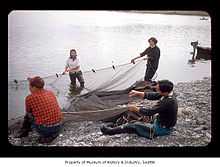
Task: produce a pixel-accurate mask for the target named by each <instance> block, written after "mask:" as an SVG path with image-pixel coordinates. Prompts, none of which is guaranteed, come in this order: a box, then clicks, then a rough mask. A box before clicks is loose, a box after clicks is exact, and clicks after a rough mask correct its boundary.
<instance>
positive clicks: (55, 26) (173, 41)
mask: <svg viewBox="0 0 220 167" xmlns="http://www.w3.org/2000/svg"><path fill="white" fill-rule="evenodd" d="M151 36H155V37H156V38H157V39H158V46H159V48H160V50H161V58H160V64H159V68H158V71H157V74H158V77H157V79H170V80H172V81H173V82H175V83H177V82H180V81H181V82H182V81H191V80H197V79H202V78H203V77H208V76H211V62H210V61H206V62H198V63H196V64H195V65H194V66H192V65H189V64H188V63H187V62H188V60H189V59H191V57H192V55H191V54H190V52H192V50H193V48H192V46H191V45H190V43H191V41H196V40H198V41H199V43H200V45H201V46H205V47H211V20H210V18H209V19H208V20H200V17H199V16H179V15H161V14H139V13H126V12H114V11H34V12H33V11H13V12H11V13H10V14H9V16H8V71H9V72H8V81H11V80H14V79H16V80H24V79H26V78H27V77H29V76H36V75H40V76H42V77H44V76H49V75H55V73H61V72H62V71H63V70H64V66H65V62H66V59H67V57H68V56H69V50H70V49H71V48H75V49H76V50H77V53H78V55H79V59H80V62H81V69H82V71H88V70H91V69H99V68H104V67H107V66H111V65H112V64H114V65H117V64H123V63H128V62H130V60H131V59H132V58H134V57H136V56H138V55H139V53H140V52H142V51H143V50H144V49H145V48H146V47H147V46H148V42H147V39H148V38H150V37H151ZM144 69H145V66H143V68H142V67H140V68H139V70H141V71H139V74H138V75H141V76H142V73H143V74H144ZM105 75H108V74H105ZM105 77H106V76H105ZM65 78H66V79H65V82H64V83H65V84H66V83H68V82H69V80H68V77H65ZM109 78H111V76H109ZM102 79H103V80H104V79H105V78H102ZM96 81H97V80H96ZM91 82H92V81H91ZM95 83H96V82H93V84H95ZM27 87H28V86H25V87H24V88H23V89H20V88H19V89H17V90H16V89H11V88H10V87H9V96H8V108H9V109H8V110H9V112H8V117H9V119H10V118H14V117H17V116H19V115H23V113H24V98H25V96H26V95H28V93H29V92H28V89H27ZM64 101H65V99H64V98H60V97H59V103H60V104H61V105H63V104H64V103H65V102H64Z"/></svg>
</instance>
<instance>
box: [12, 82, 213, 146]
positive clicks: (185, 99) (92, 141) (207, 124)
mask: <svg viewBox="0 0 220 167" xmlns="http://www.w3.org/2000/svg"><path fill="white" fill-rule="evenodd" d="M174 91H175V93H176V94H177V100H178V104H179V109H178V121H177V124H176V126H175V130H174V131H173V133H172V134H171V135H169V136H161V137H156V138H154V139H153V140H149V139H146V138H143V137H139V136H137V135H136V134H117V135H113V136H108V135H103V134H102V133H101V131H100V126H101V125H102V124H103V123H102V122H92V121H86V122H70V123H67V124H66V125H65V126H64V128H63V130H62V132H61V133H60V135H59V136H58V137H57V138H56V139H55V140H54V141H53V142H52V143H50V144H39V143H37V138H38V134H37V133H36V132H35V131H32V132H31V133H30V134H29V137H24V138H21V139H19V138H15V133H14V132H15V131H17V129H18V128H15V127H16V126H14V129H13V128H11V129H9V130H8V140H9V142H10V143H11V144H12V145H18V146H31V145H34V146H36V145H37V146H135V147H138V146H141V147H149V146H150V147H151V146H156V147H161V146H206V145H207V144H208V143H209V142H210V141H211V78H204V79H203V80H199V81H193V82H183V83H178V84H177V85H175V88H174ZM137 103H138V104H141V105H146V106H149V107H150V106H152V105H153V104H154V103H155V102H152V101H148V100H144V101H143V100H140V101H138V102H137ZM20 124H21V123H20V122H18V123H17V127H18V126H20Z"/></svg>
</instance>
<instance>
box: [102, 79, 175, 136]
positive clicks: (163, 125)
mask: <svg viewBox="0 0 220 167" xmlns="http://www.w3.org/2000/svg"><path fill="white" fill-rule="evenodd" d="M155 88H156V92H139V91H135V90H132V91H131V92H130V93H129V96H130V97H132V96H139V97H141V98H143V99H148V100H159V102H158V104H157V105H155V106H154V107H153V108H144V107H136V106H135V105H130V106H128V110H129V111H131V112H135V113H141V114H143V115H146V116H153V115H155V114H158V115H157V116H156V118H155V119H154V121H153V123H144V122H138V121H137V122H134V123H128V124H124V125H121V126H118V127H115V128H111V127H107V126H102V127H101V131H102V133H103V134H108V135H114V134H119V133H136V134H137V135H139V136H142V137H146V138H149V139H152V138H153V137H155V136H163V135H168V134H170V133H171V131H172V129H173V127H174V126H175V124H176V121H177V110H178V104H177V100H176V98H175V96H174V95H173V91H172V90H173V83H172V82H170V81H168V80H161V81H158V82H157V85H156V86H155Z"/></svg>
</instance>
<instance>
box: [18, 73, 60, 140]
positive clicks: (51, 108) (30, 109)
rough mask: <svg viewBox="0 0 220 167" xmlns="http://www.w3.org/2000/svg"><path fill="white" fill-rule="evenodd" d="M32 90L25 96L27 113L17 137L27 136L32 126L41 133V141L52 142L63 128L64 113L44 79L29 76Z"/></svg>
mask: <svg viewBox="0 0 220 167" xmlns="http://www.w3.org/2000/svg"><path fill="white" fill-rule="evenodd" d="M28 80H29V90H30V92H31V94H30V95H28V96H27V97H26V98H25V108H26V113H25V116H24V121H23V124H22V128H21V130H20V132H19V135H18V136H17V137H19V138H21V137H26V136H28V134H29V132H30V131H31V130H32V128H34V129H36V131H37V132H38V133H39V134H40V137H39V142H40V143H50V142H52V141H53V139H55V138H56V137H57V136H58V135H59V132H60V130H61V128H62V120H63V114H62V112H61V109H60V107H59V104H58V102H57V99H56V97H55V95H54V93H53V92H51V91H49V90H46V89H44V80H43V79H42V78H41V77H39V76H36V77H34V78H28Z"/></svg>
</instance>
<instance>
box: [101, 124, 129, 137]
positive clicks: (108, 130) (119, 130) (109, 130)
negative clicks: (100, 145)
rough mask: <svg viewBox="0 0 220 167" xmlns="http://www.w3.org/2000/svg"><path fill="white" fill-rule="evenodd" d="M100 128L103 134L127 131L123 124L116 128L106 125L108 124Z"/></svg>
mask: <svg viewBox="0 0 220 167" xmlns="http://www.w3.org/2000/svg"><path fill="white" fill-rule="evenodd" d="M100 130H101V132H102V133H103V134H108V135H115V134H120V133H127V129H125V128H123V127H122V126H118V127H116V128H109V127H106V126H102V127H101V128H100Z"/></svg>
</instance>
